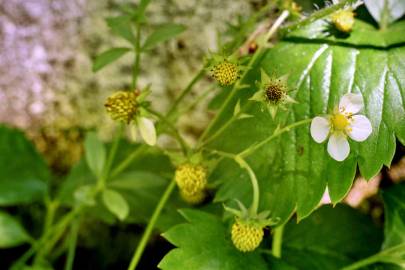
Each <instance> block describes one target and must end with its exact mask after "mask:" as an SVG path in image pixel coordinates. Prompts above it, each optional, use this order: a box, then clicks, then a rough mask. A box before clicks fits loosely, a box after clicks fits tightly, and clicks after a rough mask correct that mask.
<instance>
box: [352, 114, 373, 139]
mask: <svg viewBox="0 0 405 270" xmlns="http://www.w3.org/2000/svg"><path fill="white" fill-rule="evenodd" d="M372 131H373V128H372V127H371V123H370V120H368V118H367V117H365V116H364V115H353V117H352V122H351V124H350V130H349V131H348V132H347V135H349V136H350V138H352V139H353V140H355V141H358V142H362V141H364V140H366V139H367V138H368V136H370V134H371V132H372Z"/></svg>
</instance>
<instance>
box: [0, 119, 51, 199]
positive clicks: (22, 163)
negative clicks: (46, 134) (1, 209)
mask: <svg viewBox="0 0 405 270" xmlns="http://www.w3.org/2000/svg"><path fill="white" fill-rule="evenodd" d="M49 175H50V173H49V169H48V166H47V164H46V163H45V161H44V159H43V158H42V156H41V155H39V154H38V152H37V151H36V149H35V147H34V146H33V145H32V143H31V142H30V141H28V140H27V138H26V137H25V136H24V134H23V133H22V132H20V131H18V130H16V129H12V128H8V127H5V126H3V125H0V206H8V205H16V204H22V203H31V202H33V201H36V200H39V199H41V198H42V197H43V196H44V195H45V193H46V191H47V181H48V179H49Z"/></svg>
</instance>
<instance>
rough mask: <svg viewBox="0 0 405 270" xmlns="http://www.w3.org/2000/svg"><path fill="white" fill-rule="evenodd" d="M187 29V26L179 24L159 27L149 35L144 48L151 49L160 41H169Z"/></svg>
mask: <svg viewBox="0 0 405 270" xmlns="http://www.w3.org/2000/svg"><path fill="white" fill-rule="evenodd" d="M184 30H186V27H184V26H183V25H179V24H166V25H163V26H161V27H160V28H158V29H157V30H156V31H155V32H153V33H152V34H151V35H150V36H148V37H147V39H146V40H145V42H144V44H143V45H142V50H145V51H146V50H151V49H153V48H154V47H156V46H157V45H158V44H159V43H161V42H164V41H167V40H169V39H171V38H172V37H174V36H177V35H178V34H180V33H182V32H183V31H184Z"/></svg>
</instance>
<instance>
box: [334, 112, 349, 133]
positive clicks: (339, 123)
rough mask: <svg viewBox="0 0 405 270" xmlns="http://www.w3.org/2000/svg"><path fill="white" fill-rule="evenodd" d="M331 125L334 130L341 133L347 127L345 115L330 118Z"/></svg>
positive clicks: (347, 121) (339, 114)
mask: <svg viewBox="0 0 405 270" xmlns="http://www.w3.org/2000/svg"><path fill="white" fill-rule="evenodd" d="M332 124H333V128H334V129H335V130H339V131H343V130H345V129H346V127H347V126H348V125H349V119H348V118H347V117H346V116H345V115H343V114H341V113H338V114H335V115H334V116H332Z"/></svg>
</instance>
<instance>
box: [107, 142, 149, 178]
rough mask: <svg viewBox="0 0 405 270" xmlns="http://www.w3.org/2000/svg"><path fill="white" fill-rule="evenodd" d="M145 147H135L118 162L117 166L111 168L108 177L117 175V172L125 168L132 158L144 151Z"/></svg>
mask: <svg viewBox="0 0 405 270" xmlns="http://www.w3.org/2000/svg"><path fill="white" fill-rule="evenodd" d="M145 149H146V147H145V145H141V146H139V147H138V148H136V149H135V151H134V152H132V153H131V154H130V155H128V156H127V157H126V158H125V159H124V160H123V161H122V162H121V163H120V164H118V166H117V167H115V169H113V170H112V172H111V175H110V177H114V176H117V175H118V174H119V173H121V172H122V171H123V170H125V169H126V168H127V167H128V166H129V165H130V164H131V162H132V161H134V159H136V158H137V157H138V156H140V155H141V154H142V153H143V152H144V151H145Z"/></svg>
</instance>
